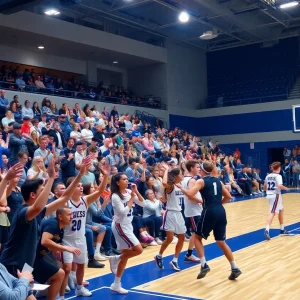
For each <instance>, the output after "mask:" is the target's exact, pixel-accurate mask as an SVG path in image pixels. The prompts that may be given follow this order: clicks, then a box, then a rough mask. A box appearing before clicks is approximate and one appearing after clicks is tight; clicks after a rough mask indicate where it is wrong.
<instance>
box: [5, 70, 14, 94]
mask: <svg viewBox="0 0 300 300" xmlns="http://www.w3.org/2000/svg"><path fill="white" fill-rule="evenodd" d="M4 81H5V82H8V85H7V87H8V88H9V89H10V90H14V89H15V88H16V85H15V79H14V78H13V77H12V73H9V74H8V76H7V77H5V80H4Z"/></svg>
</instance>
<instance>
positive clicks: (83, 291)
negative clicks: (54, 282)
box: [76, 287, 92, 297]
mask: <svg viewBox="0 0 300 300" xmlns="http://www.w3.org/2000/svg"><path fill="white" fill-rule="evenodd" d="M78 296H83V297H90V296H92V293H91V292H90V291H89V290H88V289H86V288H85V287H82V288H81V289H80V290H76V297H78Z"/></svg>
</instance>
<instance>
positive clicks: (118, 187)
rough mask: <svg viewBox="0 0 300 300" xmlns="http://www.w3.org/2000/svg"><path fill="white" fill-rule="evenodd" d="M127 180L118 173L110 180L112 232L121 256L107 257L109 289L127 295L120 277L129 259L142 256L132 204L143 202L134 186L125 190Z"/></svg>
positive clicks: (142, 203) (142, 204)
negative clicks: (113, 278)
mask: <svg viewBox="0 0 300 300" xmlns="http://www.w3.org/2000/svg"><path fill="white" fill-rule="evenodd" d="M127 187H128V178H127V176H126V175H125V174H124V173H118V174H116V175H114V176H113V177H112V179H111V194H112V197H111V201H112V206H113V208H114V212H115V215H114V219H113V222H112V232H113V234H114V237H115V240H116V243H117V246H118V250H121V253H122V254H121V255H118V256H109V262H110V269H111V271H112V273H113V274H115V275H116V276H115V280H114V282H113V283H112V285H111V286H110V289H111V290H112V291H114V292H117V293H120V294H128V290H126V289H124V288H122V286H121V277H122V275H123V273H124V269H125V267H126V264H127V261H128V259H129V258H132V257H135V256H138V255H140V254H142V252H143V247H142V246H141V244H140V242H139V240H138V239H137V238H136V236H135V235H134V233H133V227H132V219H133V215H132V212H133V209H132V206H133V204H134V202H135V203H136V204H138V205H140V206H142V207H144V206H145V201H144V198H143V197H142V195H141V194H140V193H139V191H138V189H137V187H136V185H135V184H133V183H132V184H131V190H129V189H127Z"/></svg>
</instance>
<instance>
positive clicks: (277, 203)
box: [267, 194, 283, 214]
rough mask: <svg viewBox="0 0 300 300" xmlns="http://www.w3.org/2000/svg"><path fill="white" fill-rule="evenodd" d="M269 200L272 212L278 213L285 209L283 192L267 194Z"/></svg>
mask: <svg viewBox="0 0 300 300" xmlns="http://www.w3.org/2000/svg"><path fill="white" fill-rule="evenodd" d="M267 200H268V202H269V205H270V213H274V214H278V213H279V212H280V211H281V210H283V204H282V196H281V194H274V195H267Z"/></svg>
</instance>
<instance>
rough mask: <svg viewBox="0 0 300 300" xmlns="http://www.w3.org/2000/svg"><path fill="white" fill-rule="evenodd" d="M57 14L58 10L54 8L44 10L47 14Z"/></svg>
mask: <svg viewBox="0 0 300 300" xmlns="http://www.w3.org/2000/svg"><path fill="white" fill-rule="evenodd" d="M59 14H60V12H59V11H58V10H56V9H48V10H46V11H45V15H47V16H57V15H59Z"/></svg>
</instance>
